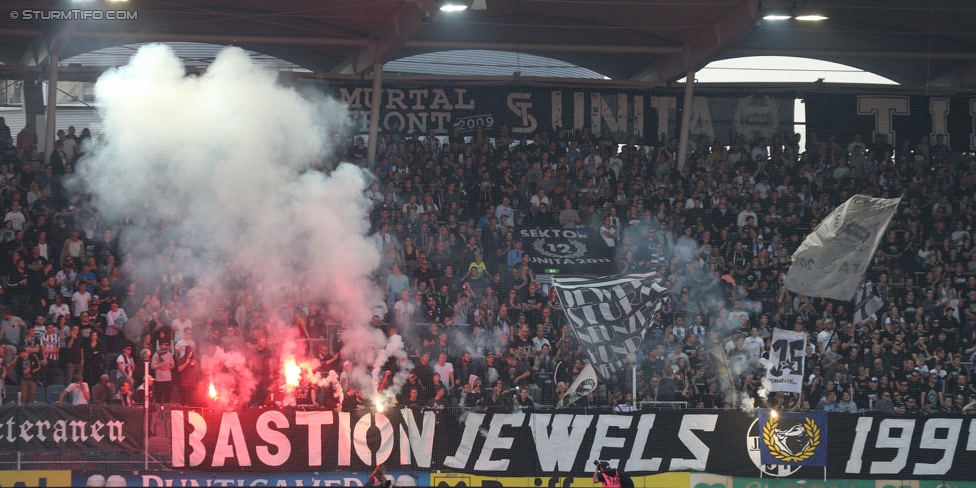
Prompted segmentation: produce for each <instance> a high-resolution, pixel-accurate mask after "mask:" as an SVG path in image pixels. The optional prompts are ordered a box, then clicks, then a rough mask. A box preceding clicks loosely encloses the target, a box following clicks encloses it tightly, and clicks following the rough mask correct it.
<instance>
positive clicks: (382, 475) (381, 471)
mask: <svg viewBox="0 0 976 488" xmlns="http://www.w3.org/2000/svg"><path fill="white" fill-rule="evenodd" d="M366 486H393V482H392V481H390V480H388V479H386V466H385V465H383V464H380V465H378V466H376V469H374V470H373V472H372V473H370V475H369V478H366Z"/></svg>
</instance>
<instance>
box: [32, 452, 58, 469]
mask: <svg viewBox="0 0 976 488" xmlns="http://www.w3.org/2000/svg"><path fill="white" fill-rule="evenodd" d="M60 462H61V456H58V455H57V454H55V453H53V452H42V453H40V454H38V455H37V463H36V465H35V467H34V468H32V469H58V463H60Z"/></svg>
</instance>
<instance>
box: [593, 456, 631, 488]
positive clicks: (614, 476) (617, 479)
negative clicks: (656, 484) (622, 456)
mask: <svg viewBox="0 0 976 488" xmlns="http://www.w3.org/2000/svg"><path fill="white" fill-rule="evenodd" d="M593 464H594V465H596V469H595V470H594V471H593V482H594V483H600V484H601V485H603V487H604V488H609V487H631V486H634V481H633V480H631V479H630V477H629V476H627V475H625V474H623V473H621V472H620V471H619V470H616V469H614V468H611V467H610V463H608V462H606V461H593Z"/></svg>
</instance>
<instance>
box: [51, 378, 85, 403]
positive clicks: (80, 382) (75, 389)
mask: <svg viewBox="0 0 976 488" xmlns="http://www.w3.org/2000/svg"><path fill="white" fill-rule="evenodd" d="M74 380H75V382H74V383H72V384H70V385H68V387H67V388H65V389H64V391H62V392H61V397H60V398H58V405H64V396H65V395H71V404H72V405H88V400H91V390H90V389H89V388H88V383H85V378H84V377H83V376H82V375H80V374H76V375H75V378H74Z"/></svg>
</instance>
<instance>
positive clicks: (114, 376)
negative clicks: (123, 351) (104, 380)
mask: <svg viewBox="0 0 976 488" xmlns="http://www.w3.org/2000/svg"><path fill="white" fill-rule="evenodd" d="M108 380H109V381H110V382H112V384H113V385H115V391H119V368H112V370H111V371H109V372H108Z"/></svg>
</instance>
